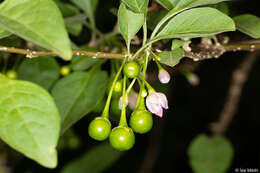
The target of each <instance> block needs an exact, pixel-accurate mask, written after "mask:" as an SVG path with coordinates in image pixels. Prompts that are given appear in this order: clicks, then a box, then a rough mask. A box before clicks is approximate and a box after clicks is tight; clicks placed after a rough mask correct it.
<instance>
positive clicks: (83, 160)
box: [61, 142, 124, 173]
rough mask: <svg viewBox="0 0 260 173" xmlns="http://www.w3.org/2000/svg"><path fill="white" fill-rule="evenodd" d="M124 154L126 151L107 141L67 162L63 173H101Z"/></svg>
mask: <svg viewBox="0 0 260 173" xmlns="http://www.w3.org/2000/svg"><path fill="white" fill-rule="evenodd" d="M123 154H124V152H121V151H117V150H115V149H113V148H112V147H111V146H110V144H109V143H107V142H105V143H102V144H99V145H98V146H96V147H94V148H92V149H91V150H90V151H89V152H87V153H86V154H84V155H83V156H82V157H80V158H78V159H76V160H74V161H72V162H71V163H69V164H67V165H66V166H65V167H64V168H63V169H62V170H61V173H71V172H75V173H86V172H91V173H101V172H104V171H105V170H106V169H107V168H109V167H110V166H111V165H113V164H114V163H115V162H116V161H117V160H119V158H120V157H121V156H122V155H123Z"/></svg>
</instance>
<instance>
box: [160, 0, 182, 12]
mask: <svg viewBox="0 0 260 173" xmlns="http://www.w3.org/2000/svg"><path fill="white" fill-rule="evenodd" d="M156 1H157V2H158V3H159V4H161V6H163V7H164V8H166V9H167V10H171V9H173V8H174V7H175V6H176V4H177V3H178V2H179V1H180V0H156Z"/></svg>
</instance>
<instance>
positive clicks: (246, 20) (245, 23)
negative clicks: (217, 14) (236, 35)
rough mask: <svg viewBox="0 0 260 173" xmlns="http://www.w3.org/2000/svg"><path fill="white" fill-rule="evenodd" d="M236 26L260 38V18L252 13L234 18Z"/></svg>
mask: <svg viewBox="0 0 260 173" xmlns="http://www.w3.org/2000/svg"><path fill="white" fill-rule="evenodd" d="M233 19H234V21H235V23H236V28H237V29H238V30H239V31H241V32H243V33H245V34H247V35H249V36H251V37H253V38H260V18H259V17H257V16H254V15H252V14H243V15H240V16H236V17H234V18H233Z"/></svg>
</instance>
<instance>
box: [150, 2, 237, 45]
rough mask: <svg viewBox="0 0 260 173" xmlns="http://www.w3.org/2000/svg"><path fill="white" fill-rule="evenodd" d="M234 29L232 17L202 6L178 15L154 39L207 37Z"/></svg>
mask: <svg viewBox="0 0 260 173" xmlns="http://www.w3.org/2000/svg"><path fill="white" fill-rule="evenodd" d="M234 30H235V24H234V22H233V20H232V19H231V18H230V17H228V16H227V15H225V14H224V13H221V12H220V11H218V10H216V9H214V8H209V7H202V8H194V9H190V10H187V11H184V12H182V13H180V14H178V15H176V16H175V17H174V18H172V19H171V20H170V21H169V23H167V25H166V26H165V27H164V28H163V29H162V31H160V32H159V33H158V35H157V36H156V37H155V38H154V40H159V39H164V38H195V37H205V36H211V35H215V34H218V33H221V32H226V31H234Z"/></svg>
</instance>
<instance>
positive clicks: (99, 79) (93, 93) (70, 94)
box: [52, 69, 108, 133]
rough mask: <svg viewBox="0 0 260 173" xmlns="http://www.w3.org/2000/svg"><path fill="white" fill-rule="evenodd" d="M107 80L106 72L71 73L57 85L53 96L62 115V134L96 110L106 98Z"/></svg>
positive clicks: (53, 90)
mask: <svg viewBox="0 0 260 173" xmlns="http://www.w3.org/2000/svg"><path fill="white" fill-rule="evenodd" d="M107 80H108V77H107V73H106V72H103V71H100V70H93V69H92V70H91V71H89V72H74V73H71V74H70V75H69V76H66V77H65V78H63V79H61V80H59V81H58V82H57V83H56V84H55V86H54V87H53V89H52V95H53V97H54V100H55V102H56V104H57V107H58V109H59V111H60V114H61V126H62V128H61V133H63V132H65V130H67V129H68V128H69V127H70V126H71V125H73V124H74V123H76V122H77V121H78V120H80V119H81V118H82V117H84V116H85V115H86V114H88V113H89V112H91V111H92V110H93V109H94V108H95V106H96V104H97V103H98V102H99V101H100V100H101V99H102V98H103V97H104V94H105V90H106V85H107ZM64 93H65V94H64Z"/></svg>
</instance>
